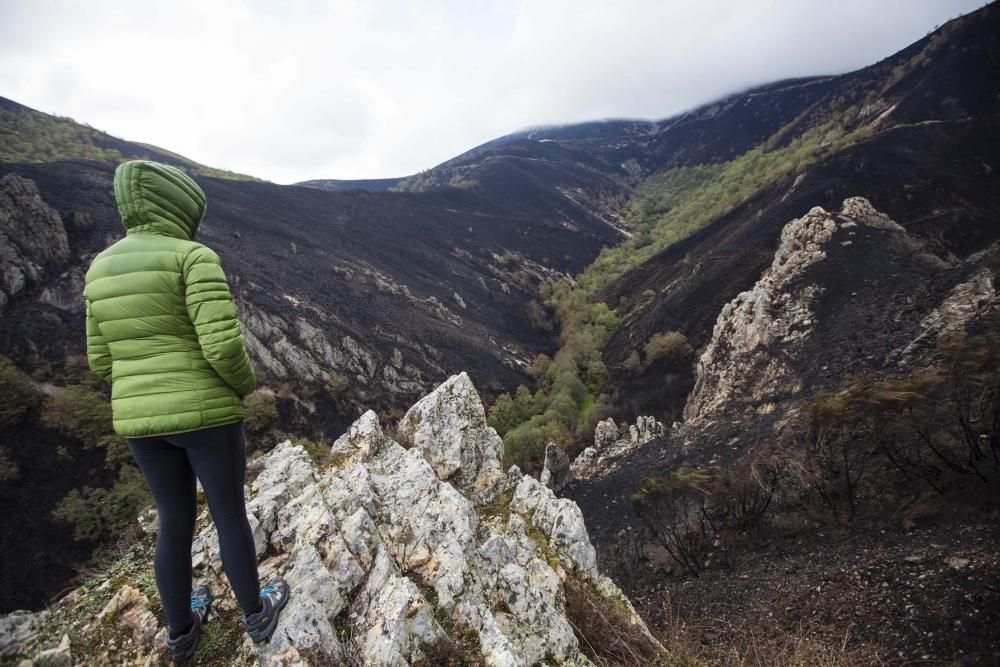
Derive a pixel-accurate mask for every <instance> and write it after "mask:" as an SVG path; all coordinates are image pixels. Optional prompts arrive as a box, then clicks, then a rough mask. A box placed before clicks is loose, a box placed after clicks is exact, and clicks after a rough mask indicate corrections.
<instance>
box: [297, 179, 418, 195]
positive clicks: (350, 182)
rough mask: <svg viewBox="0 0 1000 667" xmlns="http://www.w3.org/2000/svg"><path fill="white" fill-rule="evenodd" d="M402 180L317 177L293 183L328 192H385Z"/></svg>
mask: <svg viewBox="0 0 1000 667" xmlns="http://www.w3.org/2000/svg"><path fill="white" fill-rule="evenodd" d="M402 180H403V177H400V178H359V179H346V180H345V179H336V178H319V179H314V180H311V181H302V182H300V183H295V185H301V186H302V187H304V188H316V189H318V190H329V191H330V192H342V191H344V190H367V191H369V192H386V191H387V190H392V189H393V188H394V187H396V186H397V185H399V182H400V181H402Z"/></svg>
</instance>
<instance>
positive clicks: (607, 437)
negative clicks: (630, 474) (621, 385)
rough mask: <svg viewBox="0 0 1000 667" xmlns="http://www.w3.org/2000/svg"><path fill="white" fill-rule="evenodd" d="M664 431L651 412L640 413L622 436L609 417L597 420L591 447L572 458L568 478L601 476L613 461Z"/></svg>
mask: <svg viewBox="0 0 1000 667" xmlns="http://www.w3.org/2000/svg"><path fill="white" fill-rule="evenodd" d="M665 432H666V431H665V428H664V426H663V422H660V421H657V420H656V418H655V417H653V416H651V415H640V416H639V417H637V418H636V420H635V423H634V424H629V427H628V435H625V436H623V435H622V434H621V433H620V431H619V430H618V425H617V424H615V420H614V419H611V418H610V417H609V418H608V419H605V420H604V421H601V422H598V423H597V426H596V428H594V446H593V447H587V448H586V449H584V450H583V451H582V452H581V453H580V455H579V456H577V457H576V458H575V459H574V460H573V463H571V464H570V467H569V471H568V473H567V474H568V476H569V478H570V480H572V479H595V478H597V477H601V476H603V475H605V474H607V473H608V472H610V471H611V470H612V469H613V468H614V467H615V462H616V461H618V460H620V459H622V458H623V457H626V456H627V455H628V454H629V453H631V452H632V451H634V450H635V449H636V448H638V447H640V446H641V445H644V444H646V443H647V442H649V441H650V440H654V439H656V438H660V437H663V435H664V433H665ZM567 483H568V481H567Z"/></svg>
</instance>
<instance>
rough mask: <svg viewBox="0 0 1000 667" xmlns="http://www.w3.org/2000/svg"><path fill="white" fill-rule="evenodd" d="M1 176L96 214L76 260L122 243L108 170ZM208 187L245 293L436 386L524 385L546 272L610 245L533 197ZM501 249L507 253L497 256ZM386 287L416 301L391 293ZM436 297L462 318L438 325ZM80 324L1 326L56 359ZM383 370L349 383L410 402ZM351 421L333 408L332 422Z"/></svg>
mask: <svg viewBox="0 0 1000 667" xmlns="http://www.w3.org/2000/svg"><path fill="white" fill-rule="evenodd" d="M6 171H14V172H16V173H19V174H21V175H23V176H25V177H28V178H31V179H32V180H34V181H35V182H36V183H37V184H38V187H39V190H40V192H41V194H42V197H43V199H44V200H45V201H46V202H48V203H50V204H51V205H52V206H54V207H55V208H56V209H57V210H59V211H60V212H62V213H63V214H64V217H68V215H69V214H70V213H72V212H83V213H85V214H86V216H87V217H88V218H89V219H90V220H92V223H93V224H92V227H91V228H90V229H89V230H87V231H86V232H81V233H77V234H74V235H72V238H71V243H72V253H73V255H74V257H75V258H76V259H75V261H76V263H77V264H79V265H80V266H83V265H84V263H85V261H86V258H89V257H90V256H92V254H93V253H95V252H97V251H99V250H100V249H102V248H104V247H106V246H107V245H108V244H109V243H111V242H113V241H114V240H115V239H117V238H120V237H121V234H122V233H123V232H122V229H121V223H120V222H119V220H118V216H117V213H116V210H115V203H114V200H113V195H112V190H111V178H112V174H113V165H109V164H104V163H101V162H62V163H49V164H22V165H4V166H2V167H0V173H5V172H6ZM199 182H200V183H201V185H202V187H203V188H204V189H205V191H206V194H207V196H208V201H209V205H208V210H207V214H206V218H205V221H204V222H203V223H202V226H201V228H200V230H199V239H200V240H202V241H204V242H205V243H207V244H209V245H211V246H212V247H213V248H216V249H217V250H218V251H219V254H220V256H221V257H222V260H223V263H224V266H225V267H226V270H227V272H228V273H229V274H230V275H231V276H232V280H233V282H234V291H236V292H237V294H238V295H239V296H240V297H241V298H242V299H245V300H247V301H248V302H249V303H250V304H251V305H252V306H253V307H255V308H259V309H260V310H262V311H264V312H267V313H273V314H277V315H280V316H281V317H284V318H286V319H288V320H289V321H291V322H293V323H294V322H295V321H296V320H297V318H302V319H304V320H305V321H306V322H309V323H311V324H312V325H313V326H316V327H319V328H320V329H321V330H322V331H324V333H325V334H326V335H327V336H328V337H329V338H330V339H331V340H333V341H338V340H340V338H341V337H342V336H344V335H350V336H351V337H352V338H353V339H354V340H355V341H357V342H358V343H359V344H360V345H361V346H362V347H363V348H364V349H365V350H367V351H368V352H370V353H372V354H374V355H375V356H376V358H378V359H379V360H388V359H389V358H390V357H391V355H392V351H393V348H394V347H397V348H399V349H400V351H401V352H402V353H403V355H404V359H405V360H406V361H407V362H413V363H414V364H415V365H416V366H417V367H418V368H420V370H421V371H422V374H423V377H424V378H425V380H426V381H427V382H431V381H434V380H436V379H439V378H440V376H441V375H442V374H444V373H447V372H452V371H453V370H454V369H458V368H462V369H467V370H468V372H469V373H470V374H472V375H473V376H474V377H475V378H476V382H477V383H478V384H479V385H480V386H481V387H482V388H483V390H484V393H487V394H495V393H496V392H498V391H500V390H501V389H504V388H510V387H511V386H515V385H516V384H517V383H519V382H524V381H526V377H525V376H524V374H523V372H522V371H521V370H520V367H519V365H518V361H520V362H524V363H526V362H528V361H530V359H531V358H532V357H533V356H534V354H536V353H538V352H540V351H544V350H551V347H552V341H551V338H550V336H551V334H550V332H547V331H544V330H541V329H539V328H537V326H536V324H537V322H536V320H534V319H533V318H532V317H530V316H529V312H528V310H527V307H528V305H529V303H530V302H531V301H532V300H533V299H534V298H535V294H534V287H535V284H536V283H537V282H538V276H539V275H544V274H546V272H552V271H554V272H559V273H575V272H577V271H579V270H580V269H582V268H583V266H585V265H586V264H587V263H588V262H590V261H591V260H592V259H593V257H594V256H595V255H596V253H597V252H598V251H599V249H600V247H601V246H602V245H604V244H609V243H613V242H614V240H615V239H616V238H617V233H616V232H615V231H614V230H612V229H611V228H610V227H608V226H607V225H606V224H604V223H603V222H600V221H598V220H596V219H594V218H592V217H588V216H587V215H586V214H584V213H582V212H580V211H579V210H577V211H576V217H575V218H571V219H570V218H567V217H566V216H561V215H555V214H551V213H550V212H549V211H547V210H541V209H539V210H537V215H534V216H531V215H528V214H527V213H526V211H525V204H524V202H519V203H517V205H513V206H512V205H504V203H503V202H498V203H493V202H491V201H488V200H486V199H484V198H482V197H480V196H478V195H476V194H475V193H473V192H470V191H465V190H459V189H454V188H450V189H445V190H440V191H436V192H428V193H368V192H364V191H352V192H345V193H331V192H323V191H320V190H313V189H308V188H299V187H289V186H278V185H273V184H269V183H260V182H244V181H232V180H225V179H213V178H207V177H202V178H199ZM568 219H569V220H571V224H567V220H568ZM505 254H509V255H508V256H512V257H514V259H513V260H509V261H508V260H503V259H501V257H502V256H504V255H505ZM67 268H70V267H67ZM379 276H381V277H379ZM391 282H394V283H396V284H398V285H405V286H406V287H407V288H408V290H409V292H410V294H409V295H405V294H402V293H398V292H396V293H394V292H393V291H392V289H391V288H386V285H387V284H389V283H391ZM380 283H381V285H382V287H380ZM286 295H287V296H286ZM456 295H457V296H456ZM431 297H433V298H434V299H436V300H437V302H438V303H439V304H441V305H442V307H443V308H444V309H447V311H449V312H450V313H451V314H452V315H453V316H455V318H457V319H449V318H448V317H446V316H442V315H441V314H440V313H441V312H444V311H443V310H442V309H441V308H437V307H436V306H434V304H433V303H432V302H431V301H430V298H431ZM459 300H461V302H462V303H464V306H463V305H461V303H460V301H459ZM78 320H79V313H66V312H61V311H59V310H57V309H55V308H51V307H50V306H46V305H44V304H40V303H37V302H36V301H35V300H33V299H31V298H28V299H25V300H24V301H23V302H22V303H20V304H19V305H17V306H16V307H14V308H12V310H11V311H10V317H5V318H4V322H3V324H2V325H0V335H2V341H3V348H4V350H5V351H7V352H8V353H10V354H12V356H14V357H15V359H18V360H21V361H22V362H25V361H27V360H30V359H33V358H35V357H36V355H40V356H42V357H44V358H48V359H49V360H50V361H53V362H57V363H58V362H59V361H60V360H61V359H62V358H63V357H64V356H65V355H66V354H69V353H79V352H81V351H82V347H81V346H82V338H81V337H80V336H77V335H76V334H75V333H74V332H78V331H82V321H78ZM40 328H41V330H40ZM52 331H56V332H57V334H56V335H52V334H51V332H52ZM45 332H49V333H45ZM30 363H31V362H29V365H30ZM380 363H381V361H380ZM449 369H450V370H449ZM386 372H389V371H386ZM382 373H383V368H382V367H381V366H379V368H377V369H376V371H375V377H373V378H370V380H371V382H370V383H362V382H352V383H353V384H354V385H355V386H354V388H353V389H354V391H355V392H356V394H357V399H358V400H359V401H360V400H364V401H366V402H367V403H369V404H371V405H379V406H381V407H385V408H388V407H391V406H392V404H393V402H394V401H395V400H402V399H403V398H405V397H392V396H388V395H387V394H386V393H385V392H384V391H382V390H380V389H379V385H378V382H379V381H380V379H379V378H381V374H382ZM291 380H292V381H293V382H294V381H295V378H291ZM410 398H412V397H410ZM351 416H352V415H339V416H338V420H339V421H338V424H339V422H341V421H344V420H347V419H349V418H350V417H351ZM343 426H344V424H339V426H337V425H335V426H332V427H331V428H342V427H343Z"/></svg>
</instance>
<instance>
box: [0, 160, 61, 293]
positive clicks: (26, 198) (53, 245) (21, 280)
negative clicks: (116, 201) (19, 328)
mask: <svg viewBox="0 0 1000 667" xmlns="http://www.w3.org/2000/svg"><path fill="white" fill-rule="evenodd" d="M68 259H69V241H68V240H67V237H66V228H65V227H63V222H62V218H60V217H59V214H58V213H57V212H56V211H55V210H53V209H52V208H51V207H50V206H49V205H48V204H46V203H45V202H44V201H42V197H41V195H40V194H39V193H38V187H37V186H36V185H35V183H34V181H32V180H31V179H28V178H23V177H21V176H18V175H16V174H7V175H6V176H4V177H3V178H0V313H2V312H3V311H4V309H5V308H6V307H7V304H8V303H9V302H10V301H11V299H13V298H15V297H17V296H19V295H21V294H22V293H23V292H24V291H25V290H26V289H27V288H28V287H30V286H32V285H37V284H38V283H40V282H41V281H42V280H43V279H45V278H46V277H47V276H49V275H51V274H52V273H54V272H55V271H57V270H59V268H61V267H62V266H63V265H64V264H65V263H66V261H67V260H68Z"/></svg>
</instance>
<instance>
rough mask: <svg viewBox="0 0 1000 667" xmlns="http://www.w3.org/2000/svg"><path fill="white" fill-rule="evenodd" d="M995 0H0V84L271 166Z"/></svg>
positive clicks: (549, 106) (827, 67)
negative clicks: (417, 0)
mask: <svg viewBox="0 0 1000 667" xmlns="http://www.w3.org/2000/svg"><path fill="white" fill-rule="evenodd" d="M982 4H983V3H982V1H981V0H882V1H881V2H872V1H871V0H839V1H838V2H836V3H831V2H828V1H826V0H760V1H758V2H753V3H750V2H741V1H738V0H733V1H731V2H721V1H717V0H716V1H710V0H704V1H702V2H697V3H695V2H688V1H686V0H673V1H670V2H666V1H662V0H661V1H656V0H649V1H639V0H619V1H616V2H614V3H611V2H588V1H583V0H576V1H570V0H555V1H547V0H546V1H543V0H518V1H516V2H504V1H503V0H496V1H495V2H486V1H485V0H468V1H462V0H451V1H448V2H429V1H428V2H423V3H414V2H403V1H402V0H394V1H391V2H366V1H365V0H345V1H342V2H340V1H338V2H323V1H320V0H303V1H300V2H295V1H291V0H290V1H289V2H281V3H274V2H269V1H267V0H251V1H249V2H238V1H237V0H213V1H212V2H202V1H199V0H184V1H174V2H169V3H135V2H128V1H125V0H117V1H115V0H113V1H108V2H100V3H94V2H54V1H44V0H19V1H17V0H0V95H4V96H6V97H10V98H12V99H14V100H16V101H18V102H21V103H23V104H27V105H29V106H32V107H35V108H38V109H41V110H43V111H48V112H52V113H59V114H62V115H68V116H72V117H74V118H76V119H77V120H79V121H82V122H88V123H90V124H91V125H93V126H95V127H98V128H100V129H103V130H105V131H107V132H109V133H111V134H114V135H116V136H121V137H124V138H126V139H132V140H137V141H145V142H149V143H154V144H157V145H159V146H162V147H164V148H167V149H169V150H173V151H176V152H179V153H182V154H184V155H187V156H188V157H191V158H192V159H195V160H198V161H200V162H204V163H206V164H210V165H213V166H218V167H224V168H228V169H233V170H236V171H241V172H244V173H251V174H254V175H257V176H261V177H263V178H269V179H272V180H274V181H276V182H292V181H296V180H302V179H307V178H374V177H380V176H396V175H404V174H409V173H413V172H415V171H419V170H420V169H425V168H427V167H430V166H433V165H434V164H437V163H439V162H441V161H443V160H446V159H448V158H450V157H452V156H454V155H456V154H458V153H460V152H462V151H464V150H466V149H468V148H471V147H472V146H474V145H476V144H478V143H482V142H483V141H487V140H489V139H492V138H494V137H497V136H499V135H502V134H505V133H508V132H511V131H514V130H517V129H519V128H521V127H524V126H527V125H537V124H544V123H561V122H574V121H582V120H590V119H595V118H603V117H612V116H636V117H646V118H661V117H664V116H667V115H670V114H673V113H677V112H680V111H683V110H685V109H688V108H691V107H692V106H694V105H696V104H699V103H702V102H705V101H708V100H710V99H712V98H714V97H717V96H720V95H723V94H726V93H728V92H732V91H735V90H738V89H741V88H744V87H747V86H749V85H753V84H759V83H764V82H767V81H772V80H775V79H780V78H785V77H790V76H803V75H809V74H816V73H836V72H843V71H848V70H851V69H855V68H858V67H862V66H864V65H866V64H869V63H871V62H874V61H877V60H880V59H881V58H883V57H885V56H887V55H890V54H891V53H892V52H894V51H896V50H898V49H900V48H902V47H904V46H906V45H907V44H908V43H910V42H912V41H914V40H916V39H918V38H920V37H922V36H923V35H924V34H925V33H926V32H928V31H929V30H930V29H931V28H933V27H934V26H935V25H936V24H940V23H943V22H944V21H946V20H948V19H950V18H953V17H955V16H957V15H959V14H961V13H964V12H967V11H970V10H972V9H975V8H977V7H978V6H981V5H982Z"/></svg>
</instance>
